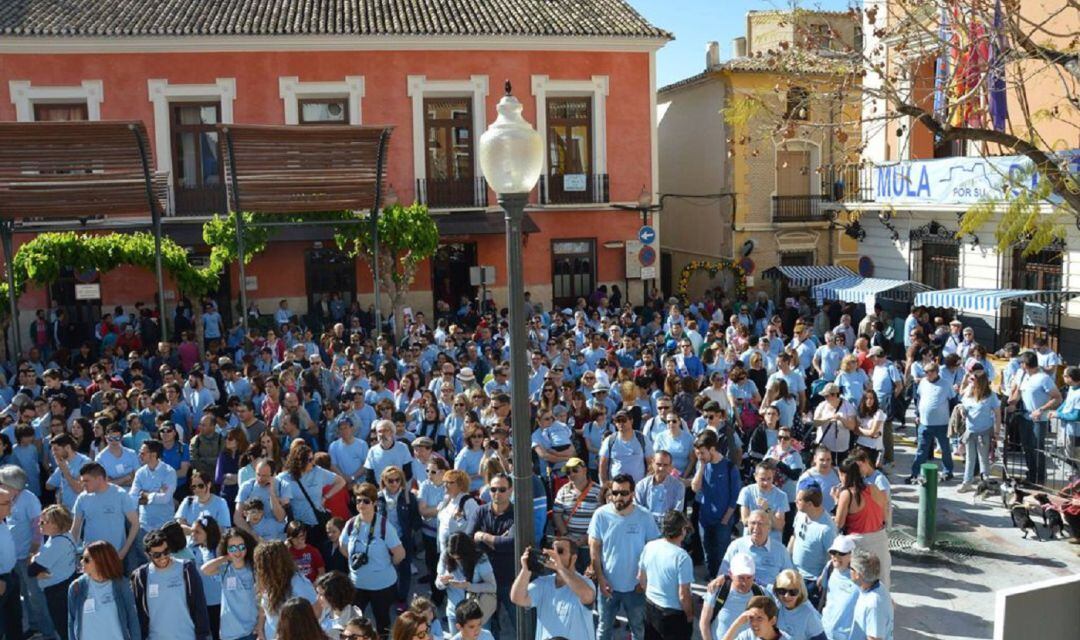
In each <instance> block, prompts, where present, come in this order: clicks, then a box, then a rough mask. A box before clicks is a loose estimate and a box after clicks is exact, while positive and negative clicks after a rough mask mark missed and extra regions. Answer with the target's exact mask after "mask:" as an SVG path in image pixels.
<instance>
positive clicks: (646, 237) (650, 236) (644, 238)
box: [637, 225, 656, 244]
mask: <svg viewBox="0 0 1080 640" xmlns="http://www.w3.org/2000/svg"><path fill="white" fill-rule="evenodd" d="M637 237H638V240H641V243H642V244H652V243H654V242H656V229H653V228H652V227H650V226H649V225H644V226H642V227H641V228H640V229H638V232H637Z"/></svg>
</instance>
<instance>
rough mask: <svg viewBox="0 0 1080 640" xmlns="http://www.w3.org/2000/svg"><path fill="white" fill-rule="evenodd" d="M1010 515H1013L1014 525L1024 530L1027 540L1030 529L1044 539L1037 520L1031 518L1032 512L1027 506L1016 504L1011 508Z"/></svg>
mask: <svg viewBox="0 0 1080 640" xmlns="http://www.w3.org/2000/svg"><path fill="white" fill-rule="evenodd" d="M1009 515H1010V516H1011V517H1012V523H1013V526H1014V527H1016V528H1017V529H1020V531H1023V532H1024V539H1025V540H1027V537H1028V530H1031V531H1034V532H1035V537H1036V538H1038V539H1039V540H1042V534H1041V533H1039V527H1037V526H1036V525H1035V521H1034V520H1032V519H1031V514H1029V513H1028V510H1027V507H1025V506H1024V505H1022V504H1019V503H1018V504H1014V505H1013V506H1012V508H1011V509H1010V510H1009Z"/></svg>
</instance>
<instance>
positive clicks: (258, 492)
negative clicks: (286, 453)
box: [236, 478, 314, 540]
mask: <svg viewBox="0 0 1080 640" xmlns="http://www.w3.org/2000/svg"><path fill="white" fill-rule="evenodd" d="M271 482H276V483H277V495H278V500H285V501H287V500H289V496H288V495H286V493H285V483H284V482H283V481H282V480H281V478H274V479H273V480H272V481H271ZM251 498H258V499H259V500H261V501H262V503H263V518H262V520H260V521H259V523H258V524H257V525H255V527H254V529H255V534H256V535H258V536H259V537H260V538H264V539H270V540H284V539H285V521H284V520H277V519H275V518H274V511H273V509H271V508H270V504H271V503H270V490H269V489H267V488H266V487H264V486H262V485H260V484H259V481H258V479H257V478H253V479H251V480H248V481H247V482H244V483H243V484H241V485H240V490H239V491H238V492H237V494H236V504H242V503H244V502H246V501H248V500H250V499H251ZM300 499H301V500H303V499H304V496H300ZM312 499H314V497H312Z"/></svg>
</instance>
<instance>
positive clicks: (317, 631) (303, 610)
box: [275, 598, 329, 640]
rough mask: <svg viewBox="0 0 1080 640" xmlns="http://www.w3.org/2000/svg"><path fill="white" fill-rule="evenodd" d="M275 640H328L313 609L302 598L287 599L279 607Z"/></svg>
mask: <svg viewBox="0 0 1080 640" xmlns="http://www.w3.org/2000/svg"><path fill="white" fill-rule="evenodd" d="M275 638H276V640H329V637H328V636H327V635H326V633H325V632H324V631H323V630H322V627H321V626H319V619H318V618H316V617H315V608H314V607H312V606H311V603H310V602H308V601H307V600H304V599H303V598H289V599H288V600H286V601H285V604H283V605H282V606H281V614H280V617H279V619H278V629H277V636H276V637H275Z"/></svg>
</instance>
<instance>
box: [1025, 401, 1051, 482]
mask: <svg viewBox="0 0 1080 640" xmlns="http://www.w3.org/2000/svg"><path fill="white" fill-rule="evenodd" d="M1049 426H1050V423H1048V422H1032V421H1031V419H1029V418H1027V417H1024V418H1021V419H1020V448H1021V449H1023V450H1024V463H1025V464H1026V465H1027V472H1026V474H1025V477H1026V478H1027V481H1028V482H1034V483H1035V484H1041V485H1045V484H1046V456H1045V455H1044V454H1043V451H1045V450H1046V431H1047V428H1048V427H1049Z"/></svg>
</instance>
